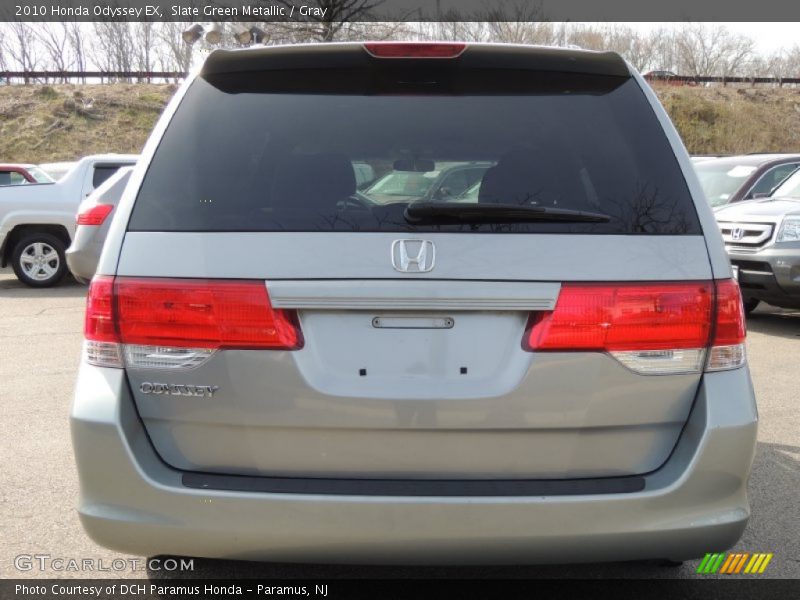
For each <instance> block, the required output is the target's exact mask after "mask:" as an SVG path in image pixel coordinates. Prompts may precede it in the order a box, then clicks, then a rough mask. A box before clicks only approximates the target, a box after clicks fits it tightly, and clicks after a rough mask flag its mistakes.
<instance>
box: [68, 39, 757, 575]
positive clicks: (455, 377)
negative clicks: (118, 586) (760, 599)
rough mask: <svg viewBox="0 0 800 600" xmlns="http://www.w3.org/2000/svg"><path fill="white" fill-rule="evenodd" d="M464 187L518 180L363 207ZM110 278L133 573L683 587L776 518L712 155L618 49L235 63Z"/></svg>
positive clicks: (115, 486) (351, 55)
mask: <svg viewBox="0 0 800 600" xmlns="http://www.w3.org/2000/svg"><path fill="white" fill-rule="evenodd" d="M443 162H448V163H451V162H461V163H472V162H480V163H490V165H491V166H490V167H488V168H487V169H486V170H485V173H483V175H482V179H481V184H480V186H479V190H478V193H477V195H476V196H474V197H473V198H472V199H471V200H470V201H465V200H464V199H461V198H455V199H453V201H450V200H449V198H448V199H426V200H415V199H413V198H408V197H404V198H402V199H400V200H398V201H395V202H392V201H388V202H387V201H386V200H385V199H383V198H382V199H380V201H375V200H374V199H372V198H370V196H369V194H366V193H363V192H358V191H357V186H356V177H355V175H354V168H353V165H354V164H359V165H363V164H368V165H370V166H371V167H372V168H373V170H374V172H375V175H376V177H381V176H382V175H383V174H385V173H388V172H390V171H408V172H409V173H417V174H422V176H424V175H425V174H426V173H431V172H432V169H434V167H435V165H436V164H437V163H443ZM412 179H413V178H412ZM97 273H98V274H97V275H96V276H95V278H94V279H93V281H92V283H91V287H90V291H89V296H88V302H87V312H86V326H85V337H86V342H85V352H84V359H83V364H82V366H81V370H80V375H79V377H78V382H77V389H76V393H75V401H74V405H73V407H72V415H71V419H72V433H73V441H74V449H75V455H76V459H77V464H78V472H79V475H80V484H81V500H80V508H79V510H80V516H81V519H82V522H83V525H84V527H85V528H86V530H87V531H88V533H89V534H90V535H91V537H92V538H93V539H94V540H96V541H97V542H98V543H100V544H102V545H105V546H108V547H110V548H114V549H117V550H119V551H123V552H129V553H134V554H141V555H151V554H179V555H195V556H204V557H238V558H247V559H263V560H281V561H320V562H352V561H364V562H384V563H386V562H396V563H423V562H427V563H432V562H447V563H454V562H461V563H469V562H473V563H488V562H514V563H520V562H536V561H544V560H546V561H553V560H561V561H585V560H617V559H647V558H668V559H671V560H681V559H687V558H690V557H696V556H701V555H702V554H704V553H705V552H708V551H709V549H713V550H714V551H719V550H722V549H724V548H727V547H729V546H731V545H732V544H734V543H735V542H736V540H737V539H738V538H739V536H740V535H741V533H742V531H743V529H744V527H745V524H746V522H747V519H748V515H749V506H748V500H747V493H746V483H747V478H748V472H749V469H750V464H751V460H752V457H753V451H754V445H755V439H756V422H757V416H756V405H755V400H754V396H753V388H752V386H751V382H750V376H749V373H748V369H747V366H746V361H745V346H744V341H745V331H744V318H743V311H742V303H741V298H740V294H739V289H738V287H737V285H736V283H735V281H734V280H733V279H732V278H731V267H730V264H729V262H728V259H727V256H726V254H725V249H724V246H723V243H722V238H721V236H720V232H719V230H718V229H717V226H716V224H715V221H714V218H713V216H712V213H711V209H710V207H709V206H708V205H707V203H706V202H705V200H704V197H703V193H702V190H701V189H700V186H699V183H698V181H697V178H696V176H695V175H694V173H693V170H692V165H691V162H690V160H689V157H688V155H687V154H686V151H685V149H684V148H683V146H682V145H681V142H680V139H679V138H678V135H677V134H676V132H675V130H674V129H673V127H672V125H671V124H670V122H669V120H668V118H667V116H666V114H665V113H664V111H663V109H662V108H661V106H660V105H659V104H658V101H657V100H656V98H655V96H654V94H653V93H652V91H651V90H650V88H649V87H648V85H647V84H646V83H645V82H644V81H643V80H642V79H641V77H640V76H639V75H638V74H637V73H636V72H635V70H633V69H632V68H631V67H630V66H629V65H628V64H626V63H625V62H624V61H623V60H622V59H621V58H620V57H619V56H617V55H616V54H610V53H595V52H584V51H576V50H563V49H547V48H540V47H528V46H503V45H477V44H476V45H464V44H419V43H412V44H408V43H378V44H358V43H346V44H326V45H318V46H315V45H307V46H292V47H272V48H258V49H248V50H236V51H216V52H213V53H212V54H211V55H210V56H209V57H208V59H207V60H206V62H205V64H204V66H203V68H202V70H201V71H200V72H199V73H198V74H196V75H195V76H194V77H192V78H191V79H190V80H189V81H187V82H186V84H185V85H184V86H183V87H182V88H181V90H180V91H179V93H178V94H177V96H176V97H175V98H174V100H173V101H172V103H171V104H170V106H169V107H168V109H167V110H166V112H165V114H164V115H163V117H162V119H161V121H160V123H159V125H158V126H157V127H156V129H155V131H154V132H153V134H152V136H151V139H150V141H149V142H148V144H147V146H146V148H145V151H144V155H143V157H142V160H141V162H140V163H139V164H138V166H137V167H136V168H135V170H134V172H133V174H132V175H131V180H130V183H129V185H128V186H127V187H126V189H125V192H124V194H123V197H122V199H121V201H120V204H119V207H118V214H117V217H116V218H115V219H114V221H113V224H112V226H111V230H110V232H109V236H108V239H107V242H106V245H105V247H104V249H103V254H102V256H101V259H100V264H99V268H98V271H97Z"/></svg>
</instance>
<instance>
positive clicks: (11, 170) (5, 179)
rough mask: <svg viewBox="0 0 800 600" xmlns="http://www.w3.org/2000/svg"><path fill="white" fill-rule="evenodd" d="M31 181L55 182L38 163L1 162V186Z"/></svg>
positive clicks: (23, 183) (24, 183)
mask: <svg viewBox="0 0 800 600" xmlns="http://www.w3.org/2000/svg"><path fill="white" fill-rule="evenodd" d="M29 183H53V180H52V179H51V178H50V176H49V175H47V173H45V172H44V171H42V170H41V169H40V168H38V167H37V166H36V165H27V164H8V163H6V164H0V186H7V185H26V184H29Z"/></svg>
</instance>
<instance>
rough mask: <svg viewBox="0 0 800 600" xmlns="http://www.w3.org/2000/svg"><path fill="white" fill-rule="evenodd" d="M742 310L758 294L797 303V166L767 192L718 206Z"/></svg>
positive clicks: (799, 239) (799, 279) (799, 186)
mask: <svg viewBox="0 0 800 600" xmlns="http://www.w3.org/2000/svg"><path fill="white" fill-rule="evenodd" d="M715 216H716V218H717V222H718V223H719V227H720V229H721V230H722V238H723V240H724V241H725V246H726V248H727V250H728V256H729V257H730V259H731V263H732V264H733V268H734V269H735V270H736V271H737V272H738V279H739V284H740V286H741V288H742V294H743V295H744V308H745V311H746V312H751V311H753V310H755V308H756V307H757V306H758V304H759V302H761V301H762V300H763V301H764V302H768V303H769V304H772V305H774V306H780V307H782V308H800V172H796V173H794V174H793V175H792V176H790V177H789V178H788V179H787V180H786V181H784V182H783V183H782V184H781V185H780V186H779V187H778V188H777V189H776V190H775V191H774V192H773V194H772V196H770V197H769V198H762V199H759V200H753V201H751V202H740V203H738V204H735V205H733V206H730V207H725V208H723V209H721V210H718V211H717V212H716V215H715Z"/></svg>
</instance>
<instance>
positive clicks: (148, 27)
mask: <svg viewBox="0 0 800 600" xmlns="http://www.w3.org/2000/svg"><path fill="white" fill-rule="evenodd" d="M130 31H131V40H132V43H133V50H134V67H135V68H136V70H137V71H148V72H149V71H154V70H155V67H156V61H157V54H158V50H157V48H156V45H157V43H158V42H157V38H156V35H157V32H156V24H155V23H153V22H152V21H150V22H148V21H144V22H138V23H131V28H130Z"/></svg>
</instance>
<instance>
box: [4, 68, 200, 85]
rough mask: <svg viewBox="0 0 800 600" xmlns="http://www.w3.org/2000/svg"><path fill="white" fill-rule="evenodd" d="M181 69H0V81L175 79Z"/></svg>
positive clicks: (181, 74) (54, 81)
mask: <svg viewBox="0 0 800 600" xmlns="http://www.w3.org/2000/svg"><path fill="white" fill-rule="evenodd" d="M186 75H187V74H186V73H185V72H183V71H0V82H2V83H5V84H16V83H56V82H66V81H73V80H79V81H86V80H87V79H93V80H96V79H99V80H100V81H101V82H102V81H107V80H120V79H122V80H125V81H152V80H153V79H163V80H175V79H183V78H184V77H186Z"/></svg>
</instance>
